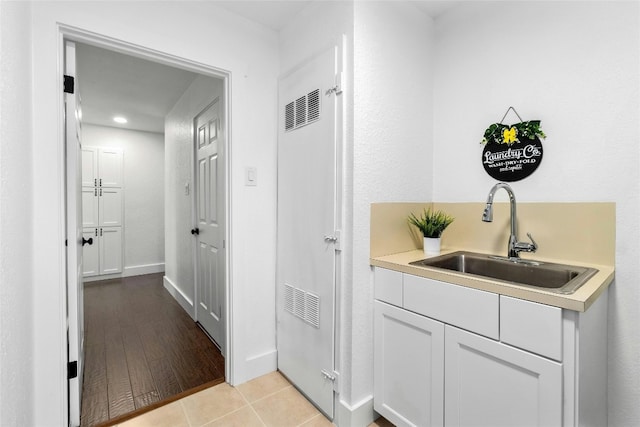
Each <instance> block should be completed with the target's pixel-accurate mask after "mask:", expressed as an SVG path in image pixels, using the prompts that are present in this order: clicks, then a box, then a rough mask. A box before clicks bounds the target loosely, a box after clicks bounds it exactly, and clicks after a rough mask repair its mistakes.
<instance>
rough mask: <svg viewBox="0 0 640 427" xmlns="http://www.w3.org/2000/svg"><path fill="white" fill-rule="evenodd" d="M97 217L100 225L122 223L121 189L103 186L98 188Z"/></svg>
mask: <svg viewBox="0 0 640 427" xmlns="http://www.w3.org/2000/svg"><path fill="white" fill-rule="evenodd" d="M98 194H99V196H98V198H99V200H100V203H99V206H100V207H99V212H100V215H99V218H100V226H101V227H116V226H121V225H122V189H121V188H115V187H103V188H100V189H98Z"/></svg>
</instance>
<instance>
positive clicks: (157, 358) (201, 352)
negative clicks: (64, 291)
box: [81, 273, 224, 426]
mask: <svg viewBox="0 0 640 427" xmlns="http://www.w3.org/2000/svg"><path fill="white" fill-rule="evenodd" d="M162 277H163V275H162V273H159V274H149V275H144V276H134V277H128V278H123V279H111V280H103V281H97V282H90V283H87V284H86V285H85V288H84V307H85V309H84V318H85V371H84V382H83V396H82V417H81V424H82V426H94V425H97V424H100V423H104V422H107V421H109V420H113V419H114V418H118V417H121V416H123V415H124V414H128V413H130V412H132V411H136V410H139V409H140V408H145V407H149V406H157V404H158V403H159V402H163V401H166V400H169V401H170V400H171V398H172V397H173V398H174V399H175V396H176V395H180V396H185V395H187V394H188V393H185V392H186V391H188V390H191V389H194V388H196V389H197V390H198V389H200V388H201V386H203V385H205V384H206V385H209V386H210V385H213V384H217V383H220V382H223V381H224V358H223V357H222V355H221V354H220V351H219V350H218V349H217V348H216V346H215V345H214V344H213V343H212V342H211V340H210V339H209V338H208V337H207V335H206V334H205V333H204V332H203V331H202V330H201V329H200V328H199V327H198V326H197V325H196V323H195V322H194V321H193V320H192V319H191V318H190V317H189V315H188V314H187V313H186V312H185V311H184V310H183V309H182V307H180V305H179V304H178V303H177V302H176V301H175V300H174V299H173V298H172V297H171V295H170V294H169V293H168V292H167V291H166V290H165V289H164V287H163V284H162Z"/></svg>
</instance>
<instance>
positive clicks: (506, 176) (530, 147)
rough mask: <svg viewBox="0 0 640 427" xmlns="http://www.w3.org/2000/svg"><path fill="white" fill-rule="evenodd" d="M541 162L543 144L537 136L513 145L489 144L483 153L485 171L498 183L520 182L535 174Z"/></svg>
mask: <svg viewBox="0 0 640 427" xmlns="http://www.w3.org/2000/svg"><path fill="white" fill-rule="evenodd" d="M507 132H508V131H507ZM541 161H542V143H541V142H540V139H538V137H537V136H536V137H534V138H532V139H529V138H523V139H521V140H520V141H515V142H514V143H512V144H496V143H488V144H487V145H485V147H484V150H483V151H482V166H484V170H485V171H487V173H488V174H489V175H490V176H491V177H492V178H495V179H497V180H498V181H506V182H513V181H520V180H521V179H524V178H526V177H528V176H529V175H531V174H532V173H533V172H535V170H536V169H537V168H538V166H540V162H541Z"/></svg>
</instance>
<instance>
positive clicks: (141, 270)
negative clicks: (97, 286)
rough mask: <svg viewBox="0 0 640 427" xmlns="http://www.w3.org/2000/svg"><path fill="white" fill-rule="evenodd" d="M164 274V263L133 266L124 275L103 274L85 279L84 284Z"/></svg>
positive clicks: (126, 269)
mask: <svg viewBox="0 0 640 427" xmlns="http://www.w3.org/2000/svg"><path fill="white" fill-rule="evenodd" d="M154 273H164V262H158V263H155V264H145V265H131V266H129V267H125V268H124V271H123V272H122V273H114V274H103V275H101V276H100V275H96V276H89V277H85V278H84V279H83V280H82V281H83V282H84V283H89V282H97V281H98V280H109V279H120V278H124V277H133V276H142V275H145V274H154Z"/></svg>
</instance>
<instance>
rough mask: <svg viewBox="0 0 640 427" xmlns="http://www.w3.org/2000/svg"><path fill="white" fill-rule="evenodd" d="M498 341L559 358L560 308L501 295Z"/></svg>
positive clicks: (560, 346)
mask: <svg viewBox="0 0 640 427" xmlns="http://www.w3.org/2000/svg"><path fill="white" fill-rule="evenodd" d="M500 341H502V342H503V343H505V344H510V345H513V346H515V347H518V348H521V349H523V350H528V351H532V352H534V353H537V354H539V355H541V356H545V357H549V358H551V359H554V360H558V361H562V309H561V308H558V307H551V306H549V305H544V304H538V303H535V302H530V301H524V300H520V299H516V298H511V297H507V296H504V295H501V296H500Z"/></svg>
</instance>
